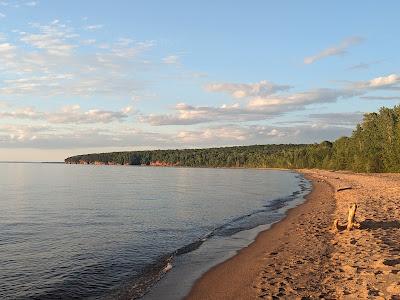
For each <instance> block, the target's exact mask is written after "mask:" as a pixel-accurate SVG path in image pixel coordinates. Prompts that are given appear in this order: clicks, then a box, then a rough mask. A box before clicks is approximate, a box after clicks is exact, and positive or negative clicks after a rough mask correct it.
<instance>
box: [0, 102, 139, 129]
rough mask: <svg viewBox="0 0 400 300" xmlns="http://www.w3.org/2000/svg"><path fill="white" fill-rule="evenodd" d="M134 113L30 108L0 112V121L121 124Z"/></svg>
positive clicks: (127, 108) (66, 107)
mask: <svg viewBox="0 0 400 300" xmlns="http://www.w3.org/2000/svg"><path fill="white" fill-rule="evenodd" d="M133 113H134V110H133V108H132V107H126V108H123V109H122V110H121V111H109V110H101V109H90V110H87V111H82V110H81V107H80V106H79V105H70V106H65V107H63V108H62V109H61V110H60V111H56V112H41V111H37V110H36V109H34V108H32V107H24V108H19V109H16V110H14V111H9V110H8V111H2V112H0V119H28V120H44V121H46V122H47V123H49V124H69V123H74V124H94V123H103V124H106V123H112V122H122V121H124V120H126V119H127V118H128V117H129V116H131V115H132V114H133Z"/></svg>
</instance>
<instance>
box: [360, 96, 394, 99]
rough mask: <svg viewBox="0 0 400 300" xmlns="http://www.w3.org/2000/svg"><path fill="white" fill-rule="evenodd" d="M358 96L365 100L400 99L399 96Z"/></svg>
mask: <svg viewBox="0 0 400 300" xmlns="http://www.w3.org/2000/svg"><path fill="white" fill-rule="evenodd" d="M360 98H361V99H366V100H400V96H361V97H360Z"/></svg>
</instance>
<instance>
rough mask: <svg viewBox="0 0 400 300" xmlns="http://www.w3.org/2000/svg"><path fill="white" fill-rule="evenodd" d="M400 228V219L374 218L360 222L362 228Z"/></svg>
mask: <svg viewBox="0 0 400 300" xmlns="http://www.w3.org/2000/svg"><path fill="white" fill-rule="evenodd" d="M392 228H398V229H399V228H400V221H397V220H394V221H374V220H372V219H366V220H364V221H362V222H360V229H365V230H375V229H392Z"/></svg>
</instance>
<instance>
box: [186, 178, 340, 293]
mask: <svg viewBox="0 0 400 300" xmlns="http://www.w3.org/2000/svg"><path fill="white" fill-rule="evenodd" d="M299 173H300V174H302V175H303V176H304V177H305V178H306V179H308V180H311V181H312V190H311V192H310V193H309V194H308V195H307V196H306V197H305V201H304V202H303V203H301V204H300V205H298V206H296V207H293V208H290V209H289V210H288V211H287V212H286V216H285V217H284V218H283V219H282V220H280V221H279V222H277V223H274V224H272V225H271V227H270V228H268V229H266V230H264V231H261V232H260V233H259V234H258V235H257V237H256V239H255V240H254V241H253V242H252V243H251V244H250V245H249V246H248V247H245V248H243V249H241V250H239V251H238V253H237V254H236V255H235V256H233V257H231V258H230V259H228V260H226V261H225V262H223V263H221V264H218V265H216V266H214V267H212V268H211V269H210V270H208V271H207V272H206V273H205V274H203V276H202V277H201V278H200V279H198V280H197V281H196V282H195V284H194V285H193V287H192V289H191V291H190V293H189V294H188V295H187V296H186V297H185V299H255V298H257V297H258V296H259V295H258V294H259V292H260V291H262V289H263V288H260V287H259V286H257V283H256V282H255V280H254V279H256V278H258V277H259V275H260V270H261V269H262V266H263V265H264V264H265V263H266V262H268V260H269V259H268V258H266V257H265V256H266V254H271V253H272V257H275V256H276V254H278V252H276V248H277V246H278V248H279V246H280V247H282V246H283V245H284V244H285V243H286V239H287V238H288V235H286V234H285V232H286V229H287V228H289V229H293V230H295V227H297V225H296V224H297V222H296V221H297V220H298V219H299V218H300V217H301V216H302V215H303V214H304V213H306V212H307V211H308V209H309V208H311V207H313V206H314V205H315V204H317V203H321V201H319V202H318V199H319V198H320V196H321V192H322V190H323V189H324V188H323V187H322V186H323V185H324V187H326V186H328V187H329V189H332V187H330V186H329V185H328V184H327V183H323V182H316V181H315V178H312V177H311V176H310V175H306V174H304V173H302V172H299ZM324 196H325V198H326V199H328V198H330V197H332V196H333V190H331V191H330V193H327V194H325V195H324ZM331 209H332V212H333V207H332V208H331ZM328 221H330V218H329V220H328ZM327 223H329V222H327ZM270 260H271V259H270ZM281 296H283V295H281ZM278 297H279V296H278Z"/></svg>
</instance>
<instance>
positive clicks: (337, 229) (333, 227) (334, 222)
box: [332, 219, 339, 232]
mask: <svg viewBox="0 0 400 300" xmlns="http://www.w3.org/2000/svg"><path fill="white" fill-rule="evenodd" d="M332 230H333V231H334V232H338V231H339V220H338V219H335V220H334V221H333V226H332Z"/></svg>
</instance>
